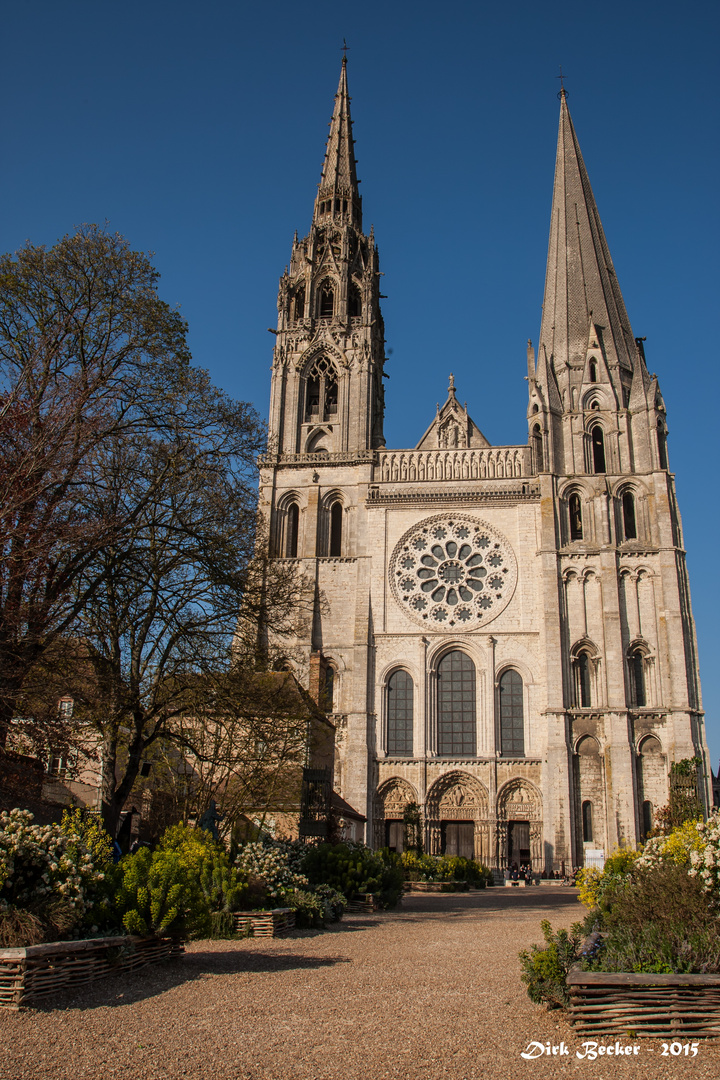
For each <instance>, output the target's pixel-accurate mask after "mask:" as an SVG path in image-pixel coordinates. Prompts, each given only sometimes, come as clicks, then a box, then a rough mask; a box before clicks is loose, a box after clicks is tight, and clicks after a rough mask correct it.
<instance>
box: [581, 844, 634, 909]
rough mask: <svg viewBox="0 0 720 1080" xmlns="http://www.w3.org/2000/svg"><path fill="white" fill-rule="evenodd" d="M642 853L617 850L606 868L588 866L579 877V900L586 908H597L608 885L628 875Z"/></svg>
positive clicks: (609, 858) (609, 857) (609, 859)
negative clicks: (619, 877) (611, 881)
mask: <svg viewBox="0 0 720 1080" xmlns="http://www.w3.org/2000/svg"><path fill="white" fill-rule="evenodd" d="M639 856H640V852H639V851H633V850H632V849H631V848H616V849H615V850H614V851H613V852H612V854H611V855H608V857H607V859H606V860H605V866H604V867H603V869H602V870H598V868H597V867H596V866H588V867H586V868H585V869H584V870H581V871H580V873H579V874H578V877H577V884H578V899H579V900H580V903H581V904H584V905H585V907H586V908H591V909H592V908H595V907H597V905H598V903H599V901H600V895H601V893H602V891H603V889H604V888H605V886H606V885H607V883H608V882H609V881H610V880H612V879H614V878H616V877H618V876H619V875H621V874H628V873H630V870H631V869H632V867H633V863H634V862H635V860H636V859H637V858H639Z"/></svg>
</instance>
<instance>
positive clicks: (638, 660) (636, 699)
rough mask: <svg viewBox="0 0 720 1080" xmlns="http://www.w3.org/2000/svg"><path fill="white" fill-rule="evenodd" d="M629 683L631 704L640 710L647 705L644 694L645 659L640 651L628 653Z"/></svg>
mask: <svg viewBox="0 0 720 1080" xmlns="http://www.w3.org/2000/svg"><path fill="white" fill-rule="evenodd" d="M630 681H631V684H632V698H633V700H632V704H633V705H639V706H640V707H641V708H642V707H643V706H644V705H647V694H646V692H645V657H644V656H643V654H642V652H641V650H640V649H633V651H632V652H631V653H630Z"/></svg>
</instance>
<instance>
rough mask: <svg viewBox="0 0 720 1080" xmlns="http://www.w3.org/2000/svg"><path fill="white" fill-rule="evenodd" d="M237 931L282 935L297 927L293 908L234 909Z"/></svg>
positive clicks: (268, 935) (270, 935)
mask: <svg viewBox="0 0 720 1080" xmlns="http://www.w3.org/2000/svg"><path fill="white" fill-rule="evenodd" d="M233 919H234V920H235V931H236V932H237V933H239V934H242V933H246V932H249V933H250V935H251V936H252V937H282V935H283V934H289V933H290V931H291V930H294V929H295V912H294V911H293V909H292V908H273V910H272V911H234V912H233Z"/></svg>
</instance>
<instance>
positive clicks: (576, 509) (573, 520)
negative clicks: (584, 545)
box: [568, 492, 583, 540]
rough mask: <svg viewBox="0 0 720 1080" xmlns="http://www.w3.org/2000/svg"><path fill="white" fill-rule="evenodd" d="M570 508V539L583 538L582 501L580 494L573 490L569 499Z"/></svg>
mask: <svg viewBox="0 0 720 1080" xmlns="http://www.w3.org/2000/svg"><path fill="white" fill-rule="evenodd" d="M568 510H569V512H570V539H571V540H582V538H583V523H582V503H581V502H580V496H579V495H578V494H577V493H576V492H573V494H572V495H571V496H570V499H569V501H568Z"/></svg>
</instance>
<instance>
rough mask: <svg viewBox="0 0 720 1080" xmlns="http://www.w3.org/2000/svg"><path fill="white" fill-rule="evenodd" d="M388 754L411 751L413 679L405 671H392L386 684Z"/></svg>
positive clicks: (410, 753)
mask: <svg viewBox="0 0 720 1080" xmlns="http://www.w3.org/2000/svg"><path fill="white" fill-rule="evenodd" d="M387 724H388V740H387V749H388V754H392V755H400V756H402V757H408V756H410V755H412V752H413V681H412V678H411V677H410V676H409V675H408V673H407V671H394V672H393V673H392V675H391V676H390V678H389V679H388V684H387Z"/></svg>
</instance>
